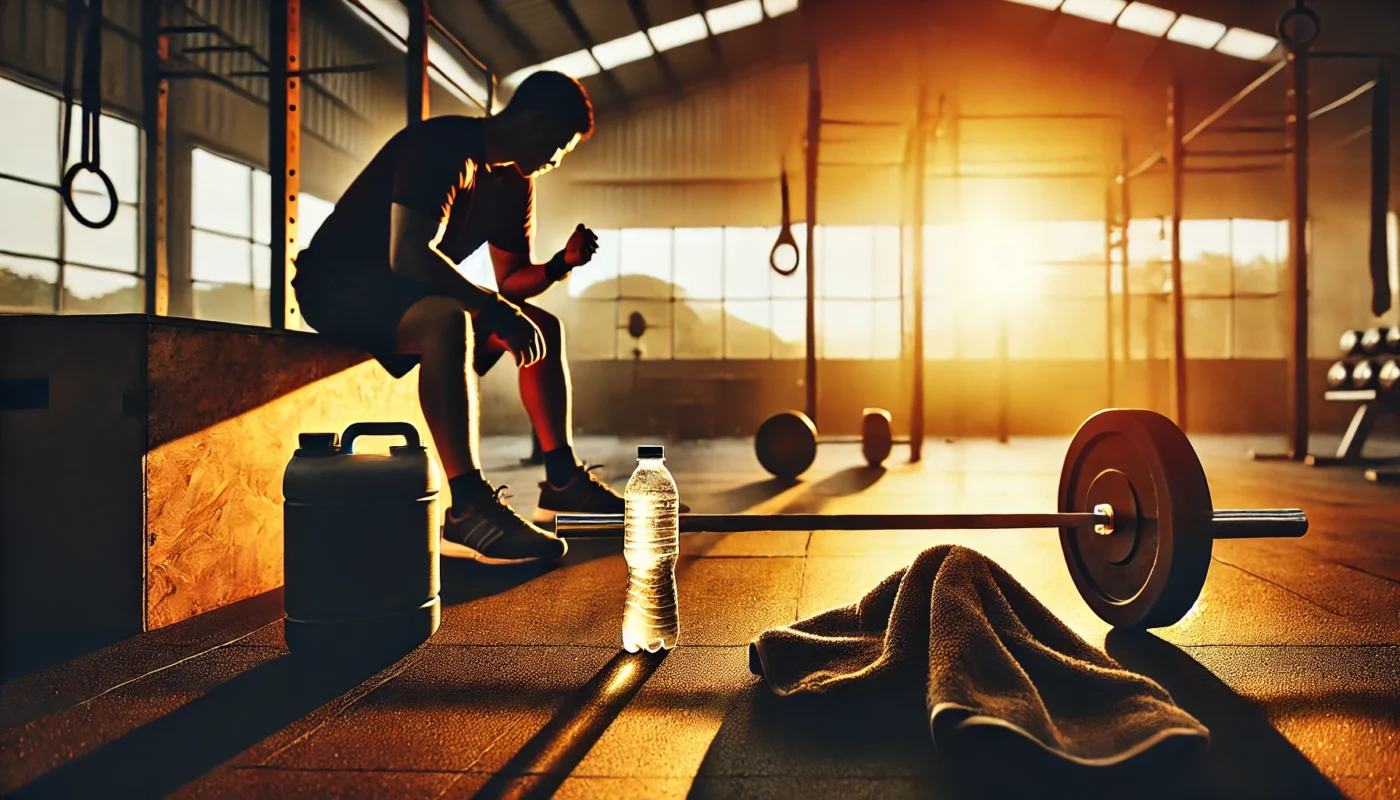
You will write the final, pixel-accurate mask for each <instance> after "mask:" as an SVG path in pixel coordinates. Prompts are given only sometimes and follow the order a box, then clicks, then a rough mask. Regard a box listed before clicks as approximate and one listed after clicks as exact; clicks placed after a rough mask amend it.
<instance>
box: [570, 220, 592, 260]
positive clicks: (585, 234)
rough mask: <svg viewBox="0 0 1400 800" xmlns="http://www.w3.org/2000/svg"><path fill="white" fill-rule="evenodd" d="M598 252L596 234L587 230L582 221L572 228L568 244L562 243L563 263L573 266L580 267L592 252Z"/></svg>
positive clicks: (590, 256) (590, 257) (589, 257)
mask: <svg viewBox="0 0 1400 800" xmlns="http://www.w3.org/2000/svg"><path fill="white" fill-rule="evenodd" d="M596 252H598V234H596V233H594V232H593V231H591V230H589V229H588V228H587V227H585V226H584V224H583V223H582V222H580V223H579V224H578V227H576V228H574V232H573V234H571V235H570V236H569V242H568V244H565V245H564V263H565V264H568V265H569V267H570V268H571V269H572V268H573V267H581V266H583V265H584V264H587V263H588V262H589V261H590V260H592V258H593V254H594V253H596Z"/></svg>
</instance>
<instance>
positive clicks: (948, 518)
mask: <svg viewBox="0 0 1400 800" xmlns="http://www.w3.org/2000/svg"><path fill="white" fill-rule="evenodd" d="M1108 521H1109V518H1108V515H1107V514H1093V513H1089V512H1075V513H1070V514H681V515H680V518H679V520H678V523H679V528H680V532H681V533H746V532H750V531H865V530H883V531H891V530H913V531H922V530H934V529H953V530H995V529H1003V528H1060V527H1075V526H1079V525H1097V524H1103V523H1107V522H1108ZM622 525H623V521H622V515H621V514H560V515H558V516H557V517H555V518H554V532H555V533H557V534H559V535H560V536H571V537H572V538H576V539H579V538H585V537H587V536H590V535H592V536H609V537H616V536H620V535H622Z"/></svg>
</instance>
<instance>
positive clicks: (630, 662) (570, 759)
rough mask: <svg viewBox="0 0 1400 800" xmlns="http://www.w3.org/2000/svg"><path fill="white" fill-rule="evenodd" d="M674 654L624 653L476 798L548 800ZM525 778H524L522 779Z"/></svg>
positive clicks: (497, 773)
mask: <svg viewBox="0 0 1400 800" xmlns="http://www.w3.org/2000/svg"><path fill="white" fill-rule="evenodd" d="M669 652H670V651H668V650H662V651H661V652H659V653H654V654H653V653H628V652H626V651H619V652H618V654H617V655H616V656H614V657H613V659H612V660H611V661H609V662H608V663H607V664H606V665H604V666H603V668H602V669H601V670H598V674H596V675H594V676H593V677H592V678H591V679H590V680H589V681H588V683H587V684H585V685H584V686H583V688H582V689H579V691H578V692H577V693H575V694H574V696H573V697H572V698H570V699H569V701H568V703H567V704H565V705H564V706H563V707H562V708H560V709H559V711H558V712H557V713H555V715H554V717H553V718H552V719H550V721H549V722H548V723H547V724H546V725H545V726H544V727H543V728H541V729H540V731H539V732H538V733H536V734H535V735H534V736H533V737H531V738H530V741H528V742H526V743H525V745H524V746H523V747H521V748H520V750H519V751H517V752H516V754H515V755H514V756H512V757H511V759H510V761H508V762H506V764H505V766H503V767H501V769H500V770H498V771H497V772H496V774H495V775H493V776H492V777H491V780H489V781H488V782H487V783H486V785H485V786H483V787H482V788H481V789H480V790H479V791H478V792H477V794H476V796H477V797H480V798H495V797H511V798H536V797H538V798H546V797H552V796H554V793H555V792H556V791H558V789H559V787H560V786H561V785H562V784H563V783H564V780H565V779H566V778H568V777H569V773H571V772H573V770H574V767H577V766H578V765H579V762H580V761H582V760H583V757H584V756H585V755H587V754H588V751H589V749H591V748H592V747H593V745H594V744H596V743H597V742H598V738H599V737H601V736H602V735H603V731H605V730H607V728H608V726H609V725H611V724H612V722H613V720H615V719H617V715H618V714H620V713H622V709H624V708H626V707H627V704H628V703H630V702H632V698H633V697H636V696H637V692H639V691H641V689H642V685H643V684H645V683H646V682H647V679H648V678H650V677H651V675H652V673H653V672H656V669H657V667H659V666H661V662H662V661H663V660H665V658H666V655H667V653H669ZM522 778H524V780H521V779H522Z"/></svg>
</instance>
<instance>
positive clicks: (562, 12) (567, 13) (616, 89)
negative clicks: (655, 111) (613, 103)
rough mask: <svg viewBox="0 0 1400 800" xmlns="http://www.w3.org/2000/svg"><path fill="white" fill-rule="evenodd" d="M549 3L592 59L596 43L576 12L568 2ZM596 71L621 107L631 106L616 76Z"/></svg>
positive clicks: (600, 65) (607, 72)
mask: <svg viewBox="0 0 1400 800" xmlns="http://www.w3.org/2000/svg"><path fill="white" fill-rule="evenodd" d="M550 2H551V3H552V4H553V5H554V10H555V11H558V12H559V16H561V17H563V18H564V24H565V25H567V26H568V27H569V30H570V31H571V32H573V34H574V38H575V39H578V42H579V44H581V45H583V47H584V49H585V50H587V51H588V55H589V57H590V58H592V57H593V48H594V46H595V45H596V44H597V42H594V41H593V35H592V34H591V33H589V32H588V29H587V28H585V27H584V26H583V20H582V19H579V16H578V12H577V11H575V10H574V6H573V4H572V3H570V2H569V0H550ZM593 60H594V61H595V62H596V61H597V60H598V59H597V58H594V59H593ZM598 71H599V74H600V75H601V76H602V78H603V81H604V82H605V83H607V85H608V89H610V90H611V91H612V92H613V93H614V94H615V95H616V96H617V97H618V98H620V99H621V100H622V105H623V106H627V105H629V104H631V102H632V97H631V96H630V95H628V94H627V90H626V89H624V88H622V84H621V83H620V82H619V81H618V79H617V76H616V75H614V74H613V73H612V70H607V69H603V65H602V64H599V65H598Z"/></svg>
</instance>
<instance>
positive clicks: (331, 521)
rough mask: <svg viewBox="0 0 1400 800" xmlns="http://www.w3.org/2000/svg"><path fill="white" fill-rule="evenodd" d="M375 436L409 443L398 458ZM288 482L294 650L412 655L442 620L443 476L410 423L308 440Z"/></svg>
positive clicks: (307, 436) (367, 426) (363, 426)
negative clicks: (374, 444)
mask: <svg viewBox="0 0 1400 800" xmlns="http://www.w3.org/2000/svg"><path fill="white" fill-rule="evenodd" d="M366 436H402V437H403V438H404V440H405V443H404V444H403V445H399V446H395V447H391V448H390V452H389V455H379V454H367V453H356V452H355V443H356V442H357V441H358V440H360V439H363V438H364V437H366ZM298 443H299V445H300V446H299V447H298V449H297V451H296V453H295V454H293V456H292V460H291V462H290V463H288V464H287V471H286V473H285V474H284V475H283V479H282V495H283V497H284V498H285V503H284V505H283V534H282V536H283V545H284V549H283V577H284V580H285V583H286V600H285V602H286V608H287V622H286V625H287V628H286V630H287V647H288V648H289V649H290V650H291V651H292V653H293V654H295V655H308V656H344V657H352V656H360V655H364V656H373V655H385V654H389V655H392V654H393V653H395V652H398V653H406V652H408V651H409V650H411V649H413V648H414V647H416V646H417V645H419V644H421V643H423V642H425V641H427V640H428V638H429V637H430V636H432V635H433V633H434V632H435V631H437V629H438V625H439V623H441V621H442V601H441V600H440V599H439V597H438V591H439V586H440V580H439V572H438V549H439V540H438V536H439V528H438V526H439V525H440V524H441V522H440V517H439V512H438V470H437V466H436V465H435V464H434V463H433V460H432V458H431V457H430V456H429V455H428V451H427V450H426V449H425V448H424V447H423V444H422V441H421V440H420V438H419V436H418V429H417V428H415V427H414V426H413V425H411V424H409V423H407V422H357V423H355V424H353V425H351V426H350V427H348V428H346V429H345V433H344V434H342V435H341V436H340V437H339V441H337V437H336V435H335V434H334V433H303V434H301V436H300V437H299V440H298Z"/></svg>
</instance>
